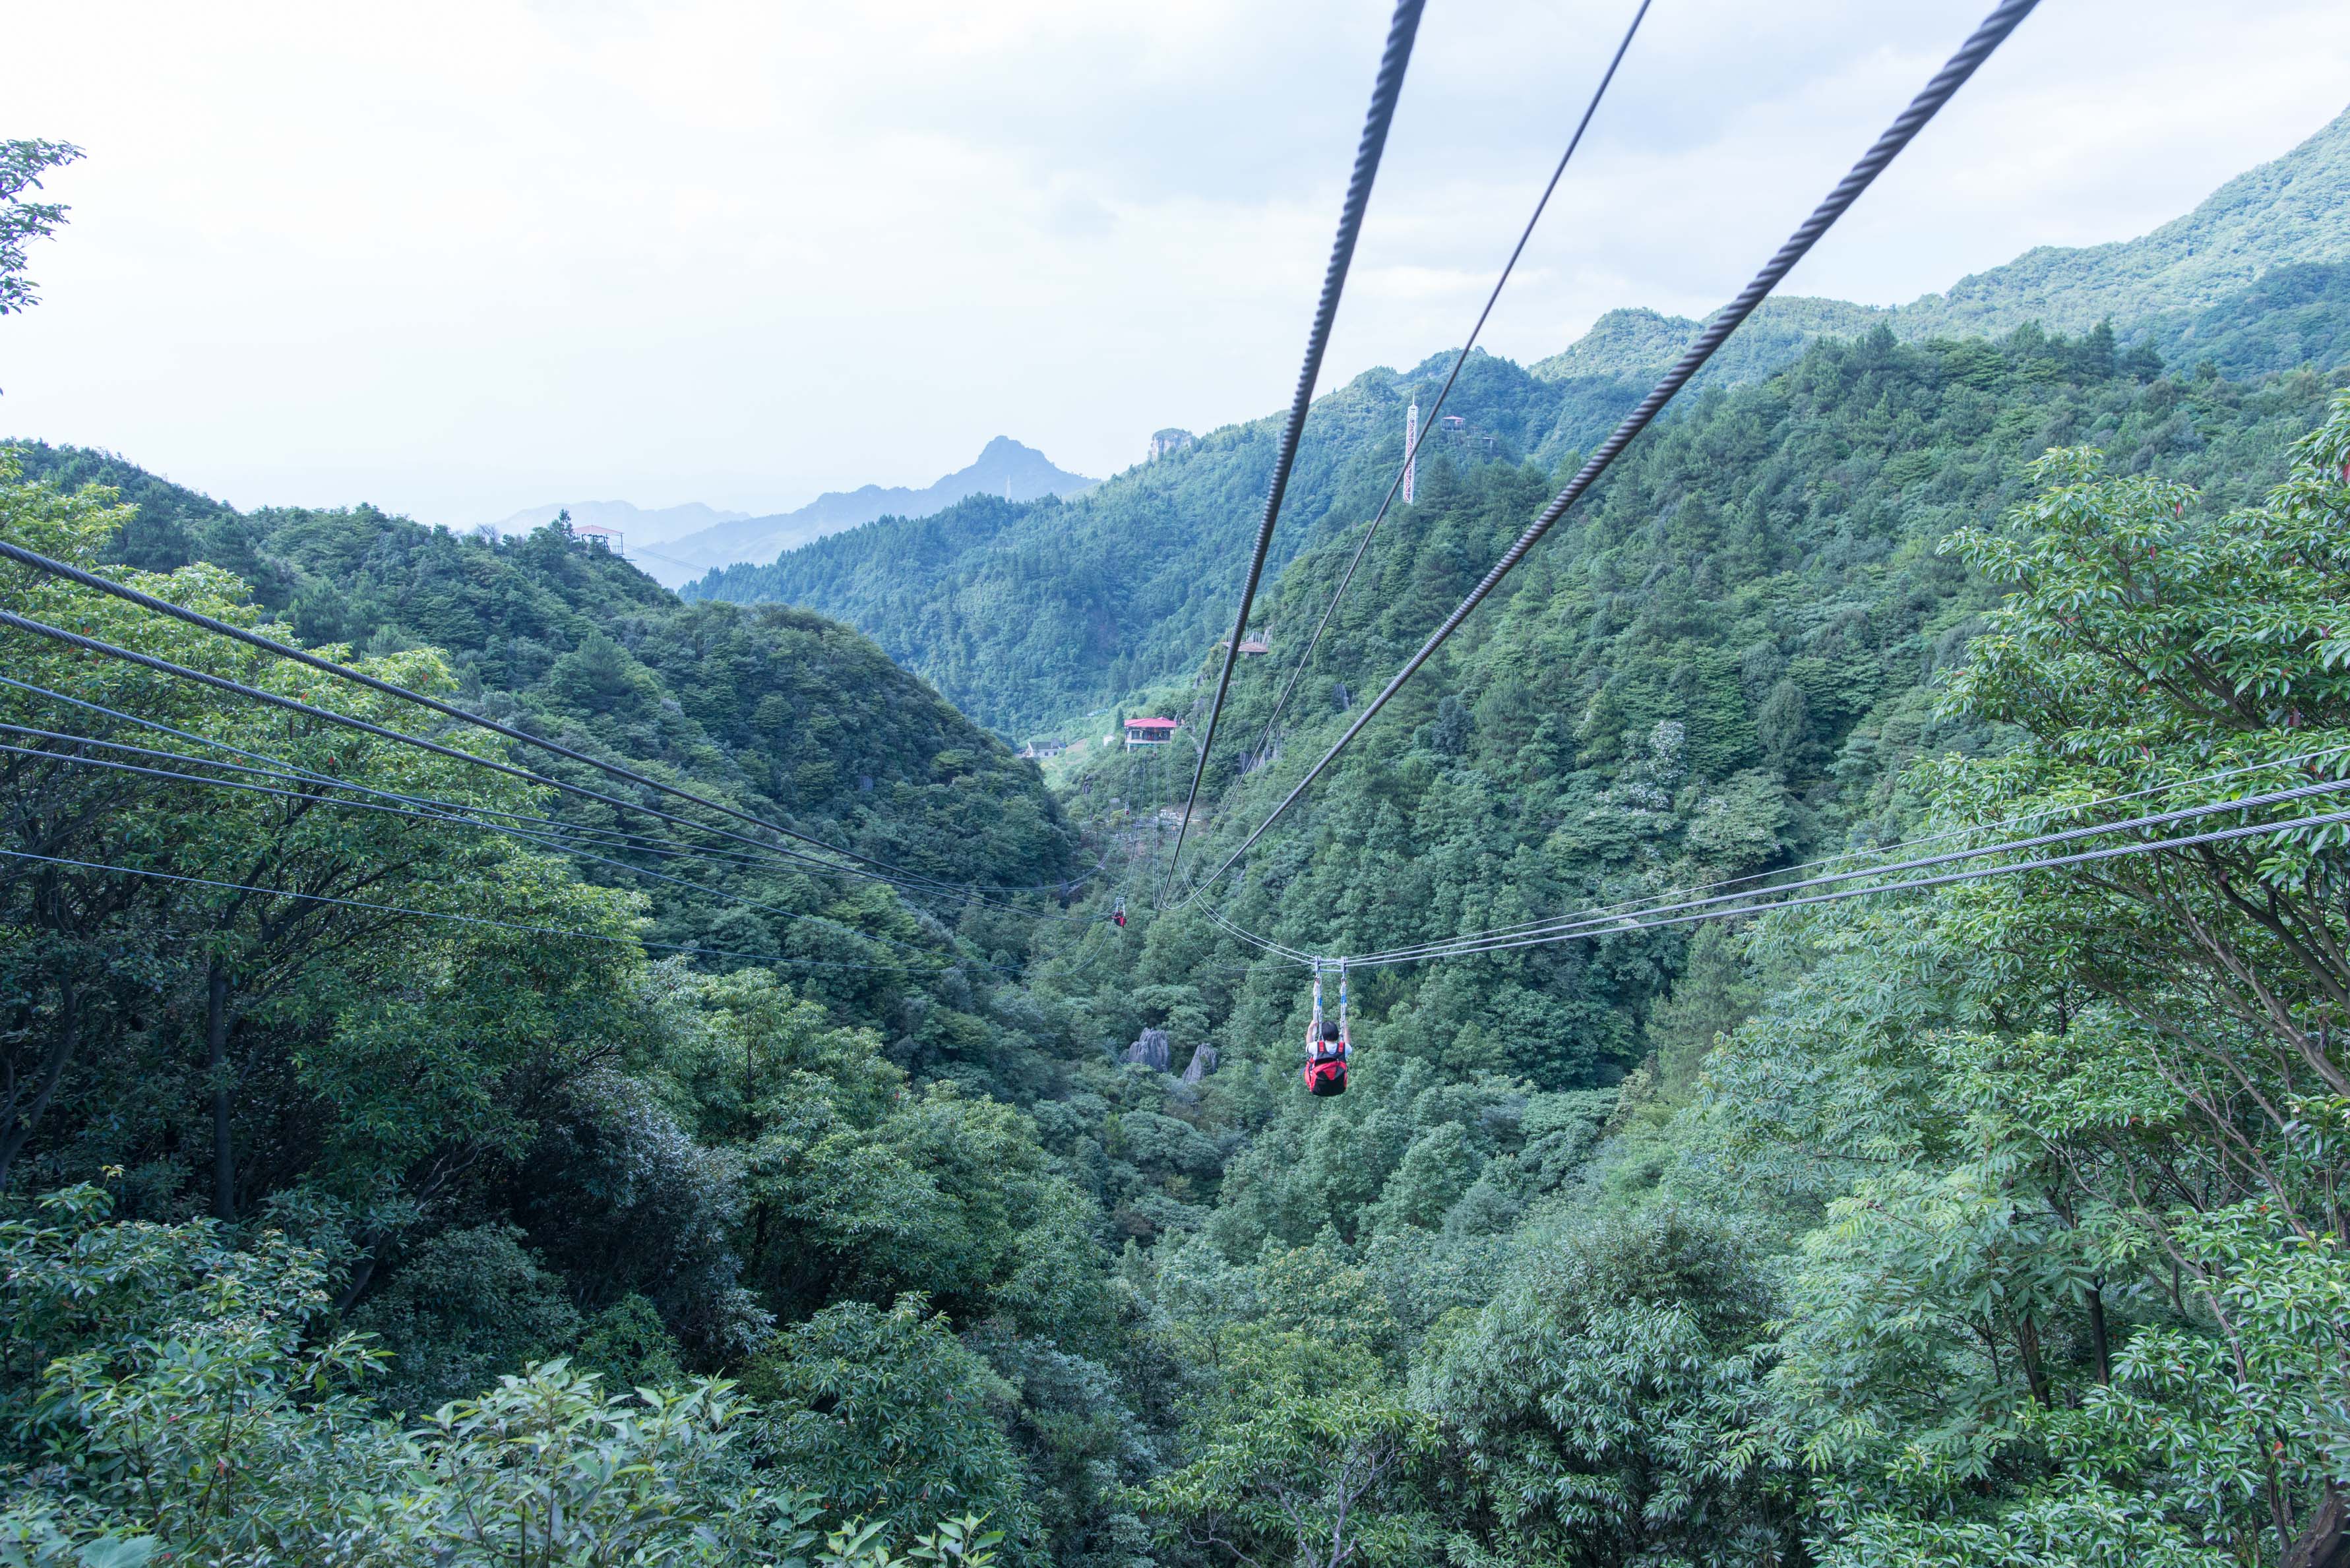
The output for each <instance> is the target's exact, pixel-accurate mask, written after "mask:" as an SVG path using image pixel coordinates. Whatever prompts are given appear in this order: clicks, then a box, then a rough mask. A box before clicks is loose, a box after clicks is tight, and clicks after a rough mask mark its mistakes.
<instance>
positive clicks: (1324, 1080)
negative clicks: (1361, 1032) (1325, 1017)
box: [1305, 1023, 1353, 1096]
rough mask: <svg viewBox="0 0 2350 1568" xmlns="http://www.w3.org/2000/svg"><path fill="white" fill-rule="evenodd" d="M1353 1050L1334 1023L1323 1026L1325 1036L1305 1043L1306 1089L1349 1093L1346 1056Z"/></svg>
mask: <svg viewBox="0 0 2350 1568" xmlns="http://www.w3.org/2000/svg"><path fill="white" fill-rule="evenodd" d="M1352 1054H1353V1053H1352V1052H1351V1051H1350V1050H1349V1049H1348V1048H1347V1042H1346V1041H1344V1040H1342V1039H1340V1038H1339V1036H1338V1026H1337V1025H1336V1024H1335V1023H1325V1024H1323V1025H1322V1038H1321V1039H1319V1040H1312V1041H1308V1042H1307V1043H1306V1046H1305V1057H1306V1060H1305V1092H1306V1093H1307V1094H1309V1095H1317V1096H1320V1095H1343V1094H1345V1093H1346V1092H1347V1057H1348V1056H1350V1055H1352Z"/></svg>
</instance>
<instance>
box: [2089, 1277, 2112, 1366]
mask: <svg viewBox="0 0 2350 1568" xmlns="http://www.w3.org/2000/svg"><path fill="white" fill-rule="evenodd" d="M2089 1349H2090V1351H2091V1353H2092V1354H2094V1355H2095V1356H2096V1358H2097V1383H2098V1385H2099V1386H2101V1387H2104V1386H2111V1385H2112V1383H2113V1380H2114V1358H2113V1344H2112V1341H2110V1340H2109V1339H2107V1338H2106V1290H2105V1286H2104V1285H2103V1284H2102V1283H2099V1284H2094V1285H2091V1286H2090V1287H2089Z"/></svg>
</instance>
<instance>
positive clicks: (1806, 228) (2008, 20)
mask: <svg viewBox="0 0 2350 1568" xmlns="http://www.w3.org/2000/svg"><path fill="white" fill-rule="evenodd" d="M2038 4H2039V0H2002V4H2001V5H1999V6H1998V8H1997V9H1995V10H1993V11H1992V12H1991V15H1990V16H1987V17H1985V18H1984V19H1983V22H1982V25H1981V26H1979V27H1977V28H1976V29H1975V31H1974V33H1973V35H1972V36H1970V37H1969V38H1968V39H1967V41H1966V42H1965V43H1964V44H1963V45H1961V46H1960V48H1959V51H1958V53H1957V54H1955V55H1953V56H1951V57H1950V62H1949V63H1948V64H1946V65H1945V66H1943V67H1942V68H1941V69H1940V70H1939V71H1938V72H1937V73H1935V76H1934V78H1933V79H1932V80H1931V81H1929V82H1928V83H1927V84H1926V88H1925V89H1924V90H1923V91H1922V92H1920V93H1919V94H1918V96H1917V97H1916V98H1915V99H1912V100H1911V101H1910V104H1909V107H1908V108H1907V109H1903V110H1902V111H1901V113H1900V115H1899V116H1898V118H1896V119H1895V120H1894V121H1893V123H1892V124H1891V125H1890V126H1888V127H1887V128H1886V130H1885V133H1884V134H1883V135H1882V136H1879V137H1878V138H1877V141H1876V144H1875V145H1873V146H1872V147H1870V148H1869V150H1868V151H1866V153H1864V154H1862V155H1861V159H1860V161H1858V162H1857V163H1855V164H1854V165H1853V167H1852V171H1851V172H1849V173H1847V174H1846V176H1845V177H1844V179H1843V180H1842V181H1840V182H1838V183H1837V185H1836V187H1835V190H1833V191H1831V192H1828V194H1827V196H1826V198H1825V200H1823V201H1822V202H1820V204H1819V205H1818V206H1817V207H1816V208H1814V210H1813V212H1812V214H1811V216H1810V217H1808V218H1806V219H1804V223H1803V224H1802V225H1801V226H1800V227H1799V228H1797V229H1796V230H1795V232H1794V234H1791V235H1790V236H1788V239H1787V243H1786V244H1783V245H1782V246H1781V247H1780V248H1779V251H1778V254H1775V255H1773V257H1772V258H1771V259H1770V261H1768V262H1767V263H1765V264H1764V265H1763V270H1762V271H1761V272H1759V273H1757V274H1755V275H1754V277H1753V280H1752V282H1750V283H1749V284H1747V286H1745V288H1743V289H1742V290H1741V291H1740V292H1739V294H1738V296H1737V297H1736V298H1734V299H1732V300H1731V302H1730V303H1729V304H1728V305H1726V306H1722V307H1721V310H1720V311H1719V312H1717V313H1716V314H1715V316H1714V317H1713V319H1712V320H1711V322H1709V323H1708V324H1707V325H1706V327H1705V329H1704V330H1703V331H1702V332H1700V333H1699V334H1698V336H1697V338H1696V340H1695V341H1694V342H1692V343H1691V344H1690V347H1689V348H1688V350H1687V351H1686V352H1684V353H1683V354H1682V355H1681V357H1680V358H1679V361H1678V362H1676V363H1675V364H1674V366H1673V368H1672V369H1670V370H1669V371H1667V372H1666V373H1665V377H1664V379H1662V380H1661V381H1659V382H1658V383H1657V385H1656V387H1655V388H1654V389H1652V390H1650V391H1649V393H1648V396H1647V397H1645V398H1643V399H1641V400H1640V403H1639V406H1638V408H1635V409H1634V410H1632V411H1631V412H1630V413H1629V414H1627V415H1626V416H1625V418H1624V421H1623V422H1622V423H1621V424H1619V425H1617V427H1616V429H1615V431H1613V432H1612V433H1611V434H1610V435H1609V436H1608V437H1607V440H1606V441H1602V442H1600V443H1599V446H1598V448H1597V450H1596V451H1595V452H1593V453H1592V454H1591V456H1590V458H1589V459H1588V460H1587V461H1586V462H1585V463H1584V465H1583V466H1582V468H1581V469H1579V470H1577V471H1576V472H1575V476H1574V478H1572V479H1570V480H1568V481H1567V483H1566V487H1565V489H1564V490H1561V491H1560V492H1559V493H1558V494H1557V495H1556V496H1555V497H1554V498H1553V499H1552V501H1551V503H1550V504H1549V505H1547V506H1545V507H1544V508H1543V511H1542V514H1541V515H1539V516H1537V517H1536V518H1535V519H1534V522H1533V523H1532V524H1530V525H1529V526H1528V527H1527V528H1526V531H1525V532H1524V533H1523V534H1521V535H1519V536H1518V538H1517V540H1516V542H1515V543H1513V545H1510V547H1509V548H1508V549H1507V550H1505V551H1503V554H1502V558H1501V559H1500V560H1498V561H1496V562H1495V563H1494V564H1493V567H1492V570H1491V571H1489V572H1487V573H1486V574H1485V576H1484V578H1483V580H1482V581H1481V582H1479V583H1478V584H1477V586H1476V587H1473V588H1471V589H1470V591H1469V594H1468V597H1465V598H1463V599H1462V600H1461V603H1460V605H1459V606H1458V607H1456V608H1455V609H1454V610H1453V611H1452V613H1451V615H1449V616H1447V617H1445V618H1444V624H1443V625H1441V626H1440V627H1438V628H1436V630H1435V631H1434V632H1433V633H1431V634H1430V637H1429V639H1428V640H1427V641H1426V642H1425V643H1424V644H1422V645H1421V647H1420V649H1419V652H1417V653H1415V654H1413V655H1412V656H1411V658H1410V659H1408V660H1407V661H1405V664H1404V666H1403V668H1402V669H1401V670H1398V671H1397V672H1396V674H1395V677H1394V679H1392V680H1389V681H1388V683H1387V685H1386V686H1385V687H1384V688H1383V689H1381V691H1380V692H1379V694H1378V696H1377V697H1376V698H1374V699H1372V701H1370V703H1369V704H1368V705H1367V707H1365V708H1364V710H1363V711H1362V714H1361V715H1360V716H1359V717H1358V718H1357V719H1356V720H1355V722H1353V723H1351V724H1349V725H1348V726H1347V731H1346V732H1345V733H1344V734H1342V735H1340V736H1339V737H1338V740H1337V742H1336V744H1334V745H1332V746H1331V748H1330V749H1329V750H1328V751H1327V752H1326V753H1323V756H1322V759H1321V761H1319V762H1317V763H1315V764H1314V765H1313V766H1312V767H1311V768H1309V769H1307V770H1306V774H1305V777H1304V778H1302V779H1300V780H1298V781H1297V784H1296V787H1295V788H1294V789H1292V790H1291V791H1290V792H1289V794H1287V795H1285V796H1284V797H1283V799H1282V801H1281V804H1280V805H1276V806H1274V808H1273V811H1272V813H1271V814H1270V815H1267V816H1266V817H1265V819H1264V820H1263V822H1261V823H1259V824H1258V825H1257V826H1256V827H1255V829H1254V830H1253V832H1251V833H1250V834H1249V836H1248V837H1247V838H1245V839H1243V841H1242V843H1241V846H1240V847H1239V848H1237V849H1235V850H1233V851H1232V854H1231V855H1230V856H1228V857H1226V858H1225V859H1224V861H1223V863H1222V865H1220V866H1218V867H1216V868H1215V870H1213V871H1211V872H1210V873H1209V874H1208V875H1207V877H1204V878H1202V879H1201V881H1200V882H1199V883H1198V884H1197V885H1196V886H1195V887H1194V888H1193V889H1192V892H1191V895H1190V898H1198V897H1199V896H1200V895H1201V893H1202V892H1204V891H1205V890H1206V889H1207V888H1211V887H1213V886H1214V885H1215V883H1216V882H1217V881H1218V879H1220V878H1221V877H1222V876H1223V874H1224V873H1225V872H1226V871H1229V870H1231V869H1232V867H1233V865H1234V864H1235V863H1237V862H1238V861H1239V859H1240V858H1241V857H1242V856H1243V855H1245V854H1247V853H1248V851H1249V848H1250V846H1252V845H1253V844H1255V843H1256V841H1257V840H1258V839H1259V838H1261V837H1263V836H1264V833H1265V830H1266V829H1267V828H1270V827H1271V826H1273V825H1274V823H1275V822H1277V821H1278V820H1280V818H1281V816H1282V815H1283V814H1284V812H1286V811H1287V810H1288V809H1289V808H1290V807H1291V806H1292V805H1295V804H1296V802H1297V801H1298V799H1299V797H1301V796H1302V795H1304V794H1305V792H1306V790H1307V789H1308V788H1310V787H1311V786H1312V784H1313V783H1314V781H1315V779H1317V778H1319V777H1321V776H1322V774H1323V771H1324V770H1325V769H1326V768H1328V767H1329V765H1330V764H1331V763H1333V762H1336V760H1337V757H1338V753H1341V752H1343V751H1345V750H1346V749H1347V746H1348V745H1350V744H1352V743H1353V742H1354V739H1355V737H1356V736H1357V735H1359V734H1361V733H1362V732H1363V728H1364V726H1366V725H1367V724H1368V723H1369V722H1371V721H1372V720H1373V719H1374V718H1376V717H1378V713H1379V711H1380V710H1382V709H1384V708H1385V707H1386V706H1387V705H1388V702H1389V701H1391V700H1393V698H1394V697H1395V694H1396V693H1397V692H1398V691H1401V690H1402V689H1403V685H1404V683H1405V682H1406V681H1408V680H1410V679H1411V678H1412V676H1413V675H1414V674H1416V673H1417V672H1418V671H1419V668H1420V666H1421V665H1423V664H1425V663H1427V662H1428V660H1429V659H1430V658H1431V657H1433V656H1434V654H1435V652H1436V650H1437V649H1439V648H1441V647H1442V646H1443V645H1444V642H1445V639H1448V638H1450V637H1451V635H1452V634H1453V632H1454V631H1456V630H1458V629H1459V628H1460V626H1461V622H1462V621H1464V620H1466V619H1468V618H1469V615H1470V613H1471V611H1473V610H1474V609H1476V607H1478V606H1479V605H1481V604H1482V603H1484V602H1485V599H1486V597H1487V596H1489V595H1490V594H1492V591H1493V590H1494V589H1495V588H1496V587H1500V586H1501V582H1502V579H1503V578H1504V577H1506V576H1509V575H1510V573H1511V572H1512V571H1513V570H1514V569H1515V568H1516V566H1517V565H1518V563H1519V562H1520V561H1522V560H1523V559H1524V558H1525V556H1526V552H1528V551H1529V550H1532V549H1533V548H1534V545H1537V544H1538V543H1540V542H1541V540H1542V537H1543V535H1545V534H1547V533H1549V532H1550V530H1551V526H1552V524H1555V523H1556V522H1557V521H1558V520H1559V518H1560V517H1562V516H1564V515H1565V513H1566V510H1567V508H1568V507H1570V506H1572V505H1574V504H1575V502H1576V500H1578V499H1579V498H1580V497H1581V496H1582V495H1583V493H1585V492H1586V491H1587V490H1589V489H1590V488H1591V486H1592V485H1593V484H1594V483H1596V482H1597V480H1598V478H1599V476H1600V475H1601V474H1603V473H1605V472H1607V469H1608V467H1609V465H1610V464H1612V463H1613V462H1615V461H1616V459H1617V456H1618V455H1620V454H1621V453H1622V452H1623V451H1624V449H1625V448H1626V447H1627V446H1628V445H1630V444H1631V442H1632V440H1633V438H1634V437H1636V436H1638V434H1639V433H1640V432H1641V431H1644V430H1646V429H1647V428H1648V425H1649V423H1650V422H1651V421H1654V420H1655V419H1656V417H1657V415H1658V414H1659V412H1661V411H1662V410H1663V409H1664V406H1665V405H1666V404H1667V403H1668V402H1669V401H1671V400H1672V398H1673V396H1674V394H1675V393H1677V392H1679V390H1680V389H1681V388H1682V387H1684V386H1686V385H1687V384H1688V383H1689V380H1690V378H1691V377H1693V376H1695V375H1696V374H1697V373H1698V371H1699V370H1700V369H1703V368H1704V365H1705V362H1706V361H1707V360H1708V359H1711V358H1712V357H1713V354H1714V351H1715V350H1716V349H1718V348H1721V345H1722V343H1723V341H1724V340H1725V339H1727V338H1728V337H1730V335H1731V333H1732V332H1733V331H1735V330H1737V328H1738V327H1739V324H1740V323H1742V322H1743V321H1744V320H1745V319H1746V318H1747V317H1749V316H1751V315H1752V314H1753V312H1754V307H1755V306H1758V305H1760V304H1762V303H1763V299H1764V298H1765V297H1766V296H1769V294H1770V293H1771V291H1772V290H1773V288H1776V287H1777V286H1779V282H1780V280H1781V279H1783V278H1784V277H1785V276H1786V275H1787V274H1788V273H1789V272H1790V271H1791V270H1793V269H1794V265H1795V264H1796V263H1797V262H1799V261H1801V260H1803V259H1804V255H1805V254H1808V253H1809V252H1810V250H1811V248H1812V247H1813V246H1814V244H1818V243H1819V239H1820V236H1821V235H1823V234H1826V233H1827V231H1828V230H1829V229H1830V228H1831V227H1832V226H1834V224H1835V222H1836V220H1837V219H1838V218H1841V217H1842V216H1843V215H1844V214H1845V213H1846V210H1847V209H1849V208H1850V207H1851V205H1852V204H1853V202H1856V201H1857V200H1859V198H1860V194H1861V192H1864V191H1866V190H1867V189H1868V187H1869V185H1870V184H1871V183H1872V182H1875V180H1876V179H1877V176H1878V175H1879V174H1881V173H1883V172H1884V171H1885V169H1886V166H1887V164H1889V163H1891V162H1892V161H1893V160H1894V158H1895V157H1896V156H1897V155H1898V154H1899V152H1900V151H1901V150H1902V149H1903V148H1905V147H1907V146H1908V145H1909V143H1910V141H1911V140H1914V139H1915V138H1916V136H1917V135H1918V132H1919V131H1920V130H1924V129H1925V127H1926V124H1927V122H1928V121H1929V120H1931V119H1933V118H1934V116H1935V114H1936V113H1937V112H1938V111H1939V110H1940V109H1941V108H1942V106H1943V105H1944V104H1946V103H1948V102H1949V101H1950V98H1951V95H1953V94H1954V93H1956V92H1957V91H1958V90H1959V88H1960V87H1961V86H1963V85H1964V84H1965V83H1966V81H1967V78H1970V77H1971V76H1973V75H1974V73H1975V71H1976V69H1977V67H1980V66H1981V64H1982V63H1983V61H1984V60H1986V59H1988V58H1990V57H1991V52H1992V51H1993V50H1995V49H1997V48H1998V47H1999V46H2000V45H2001V44H2002V42H2004V41H2005V40H2006V38H2007V36H2008V35H2009V34H2011V33H2012V32H2013V31H2014V30H2015V28H2016V26H2017V25H2018V24H2019V23H2021V22H2022V20H2023V19H2024V17H2026V16H2030V15H2031V14H2032V11H2033V7H2034V6H2035V5H2038ZM1234 635H1235V637H1237V635H1238V634H1237V633H1235V634H1234ZM1234 646H1235V648H1237V646H1238V645H1237V643H1235V645H1234ZM1225 672H1226V674H1227V676H1229V675H1230V673H1231V661H1230V659H1229V658H1227V659H1226V664H1225ZM1205 765H1206V759H1205V758H1204V757H1202V759H1201V766H1202V768H1203V769H1204V767H1205ZM1185 815H1186V816H1187V817H1188V815H1190V813H1189V811H1188V809H1187V811H1186V813H1185ZM1190 898H1187V899H1186V900H1185V902H1187V903H1188V902H1189V901H1190ZM1180 907H1181V906H1180V905H1178V906H1177V908H1180Z"/></svg>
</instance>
